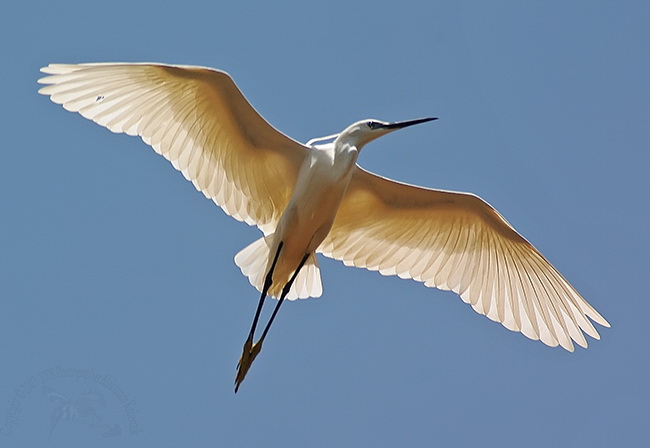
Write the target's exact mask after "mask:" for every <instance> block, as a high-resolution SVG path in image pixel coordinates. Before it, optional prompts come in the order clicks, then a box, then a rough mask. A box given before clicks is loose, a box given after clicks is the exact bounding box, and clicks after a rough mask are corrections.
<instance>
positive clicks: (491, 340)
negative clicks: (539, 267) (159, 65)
mask: <svg viewBox="0 0 650 448" xmlns="http://www.w3.org/2000/svg"><path fill="white" fill-rule="evenodd" d="M221 3H222V2H197V1H184V2H166V1H157V2H134V1H132V0H131V1H123V0H114V1H111V2H88V1H71V0H62V1H59V2H45V1H42V2H41V1H31V2H30V1H26V2H12V3H11V4H8V3H6V2H5V4H3V6H0V37H1V38H0V49H1V51H2V55H3V59H4V61H5V63H4V66H3V69H2V70H0V85H2V92H3V94H2V107H1V108H0V114H1V118H2V120H1V121H0V123H2V124H1V128H0V129H1V131H2V134H3V145H2V148H3V149H2V154H3V163H2V167H1V168H0V170H1V172H2V175H0V182H1V186H0V201H1V204H2V210H3V213H2V220H1V221H0V222H1V226H2V232H0V238H1V243H0V244H1V247H2V250H1V251H0V264H1V269H0V297H1V301H2V302H1V303H2V313H0V341H1V342H0V357H1V359H2V360H3V363H2V364H3V368H2V374H1V375H0V444H1V445H2V446H7V447H33V446H52V447H59V446H61V447H63V446H65V447H81V446H94V447H144V446H158V447H179V446H192V447H208V446H227V447H239V446H242V447H245V446H261V445H262V444H264V445H266V446H284V447H305V446H313V447H331V446H340V447H347V446H350V447H352V446H354V447H358V446H371V447H394V446H432V445H436V444H437V445H439V446H502V447H519V446H527V447H548V446H590V447H597V446H611V445H614V444H615V445H617V446H641V445H643V443H644V441H645V443H647V441H648V438H649V437H648V435H647V428H646V427H647V422H648V417H649V416H650V404H649V403H650V386H649V383H648V378H649V377H650V361H649V359H650V356H649V355H650V349H649V344H648V336H647V331H645V327H646V316H648V314H650V301H649V300H648V297H647V296H648V294H647V292H645V287H644V286H643V285H644V283H645V281H646V279H647V275H648V272H649V269H648V268H649V263H648V259H647V253H648V250H649V249H650V244H649V243H650V240H649V237H648V231H647V228H648V225H647V222H648V218H649V212H648V210H649V209H648V199H647V195H648V191H649V188H650V180H649V177H648V175H647V169H648V168H647V167H648V164H649V162H650V156H649V155H648V149H649V147H648V146H649V145H648V142H649V141H650V138H649V137H650V135H649V134H650V131H649V129H650V126H648V119H649V118H650V91H649V88H648V79H650V60H649V59H648V54H650V31H649V29H648V26H647V25H648V23H650V5H648V3H647V2H632V1H630V2H595V1H593V2H591V1H590V2H586V1H582V2H452V1H448V2H437V1H421V2H399V4H398V3H395V2H382V1H375V2H358V3H356V2H347V1H346V2H322V3H318V4H313V5H308V4H306V3H305V2H297V1H296V2H282V6H278V5H277V4H275V3H276V2H239V4H237V5H229V6H224V5H222V4H221ZM208 4H211V6H210V5H208ZM101 61H133V62H136V61H157V62H167V63H177V64H196V65H206V66H211V67H216V68H221V69H224V70H226V71H228V72H229V73H231V74H232V75H233V77H234V78H235V80H236V81H237V83H238V84H239V86H240V88H241V89H242V90H243V91H244V93H245V94H246V96H247V98H248V99H249V100H250V101H251V102H252V104H253V105H254V106H255V107H256V108H257V109H258V110H259V111H260V112H261V113H262V114H263V115H264V116H265V117H266V118H267V119H268V120H269V121H270V122H271V123H272V124H273V125H274V126H276V127H277V128H278V129H280V130H282V131H283V132H285V133H287V134H288V135H291V136H293V137H294V138H297V139H299V140H301V141H306V140H308V139H310V138H312V137H315V136H321V135H327V134H331V133H334V132H338V131H339V130H341V129H343V128H344V127H345V126H347V125H348V124H350V123H352V122H353V121H356V120H358V119H362V118H367V117H373V118H379V119H384V120H402V119H409V118H417V117H422V116H432V115H433V116H438V117H440V120H438V121H437V122H434V123H430V124H426V125H421V126H417V127H414V128H410V129H408V130H404V131H402V132H398V133H395V134H391V135H390V136H387V137H385V138H383V139H381V140H378V141H376V142H373V143H372V144H371V145H369V146H368V147H367V148H366V149H365V150H364V152H363V154H362V155H361V158H360V164H361V165H362V166H364V167H365V168H367V169H370V170H372V171H374V172H378V173H380V174H383V175H386V176H389V177H392V178H395V179H399V180H402V181H406V182H410V183H417V184H421V185H426V186H430V187H437V188H444V189H452V190H461V191H471V192H474V193H476V194H479V195H480V196H482V197H483V198H485V199H486V200H487V201H488V202H490V203H491V204H492V205H494V206H495V207H496V208H497V209H498V210H499V211H500V212H501V213H502V214H503V215H504V216H505V217H506V218H507V219H508V220H509V221H510V222H511V223H512V224H513V225H514V226H515V227H516V228H517V229H518V230H519V231H520V232H521V233H522V234H523V235H524V236H525V237H526V238H528V239H529V240H530V241H531V242H533V244H535V245H536V246H537V247H538V248H539V249H540V250H541V251H542V253H544V254H545V256H546V257H547V258H548V259H549V260H550V261H551V262H552V263H553V264H554V265H555V266H556V267H557V268H558V269H559V270H560V271H561V272H562V273H563V274H564V275H565V276H566V277H567V278H568V279H569V281H571V282H572V284H573V285H574V286H575V287H576V288H577V289H578V290H579V291H580V292H581V293H582V294H583V295H584V296H585V297H586V298H587V299H588V300H589V301H590V303H592V304H593V305H594V306H595V307H596V308H597V309H598V310H599V311H600V312H601V313H602V314H603V315H604V316H605V317H606V318H607V319H608V320H609V321H610V322H611V323H612V328H611V329H603V330H602V331H601V335H602V340H601V341H593V340H590V347H589V349H588V350H583V349H577V351H576V352H575V353H573V354H570V353H567V352H565V351H563V350H561V349H559V348H556V349H551V348H548V347H546V346H544V345H542V344H541V343H539V342H533V341H530V340H528V339H526V338H525V337H523V336H521V335H519V334H516V333H512V332H510V331H508V330H506V329H504V328H503V327H502V326H501V325H498V324H495V323H493V322H491V321H489V320H488V319H486V318H485V317H483V316H480V315H478V314H476V313H474V312H473V311H472V310H471V308H470V307H469V306H467V305H465V304H464V303H462V302H461V300H460V299H458V298H457V297H456V296H455V295H454V294H451V293H448V292H441V291H437V290H433V289H428V288H425V287H423V286H422V285H420V284H417V283H415V282H408V281H405V280H400V279H397V278H386V277H381V276H380V275H379V274H377V273H370V272H366V271H363V270H360V269H352V268H345V267H343V266H342V265H341V264H340V263H338V262H334V261H331V260H325V259H323V260H321V268H322V274H323V281H324V289H325V293H324V296H323V297H322V298H321V299H312V300H309V301H301V302H299V303H288V304H286V305H285V306H283V309H282V311H281V313H280V315H279V316H278V319H277V321H276V324H275V325H274V328H273V330H272V331H271V333H270V334H269V339H268V340H267V342H266V343H265V348H264V351H263V353H262V354H261V355H260V357H259V358H258V359H257V360H256V362H255V365H254V366H253V368H252V369H251V372H250V373H249V376H248V378H247V379H246V381H245V382H244V384H243V386H242V388H241V390H240V393H239V394H237V395H234V394H233V380H234V375H235V365H236V362H237V359H238V357H239V354H240V350H241V344H242V343H243V341H244V339H245V336H246V333H247V331H248V328H249V325H250V320H251V318H252V314H253V311H254V308H255V305H256V302H257V293H256V292H255V291H254V289H253V288H252V287H251V286H250V285H249V284H248V282H247V280H246V279H245V278H244V277H243V276H241V275H240V273H239V271H238V268H237V267H236V266H235V265H234V263H233V256H234V255H235V253H237V252H238V251H239V250H240V249H241V248H242V247H244V246H246V245H247V244H249V243H250V242H251V241H253V240H254V239H256V238H258V236H259V233H258V231H257V230H256V229H254V228H251V227H248V226H246V225H244V224H241V223H238V222H236V221H234V220H233V219H231V218H229V217H227V216H226V215H225V214H224V213H223V212H221V210H220V209H218V208H217V207H216V206H215V205H214V204H213V203H211V202H210V201H208V200H206V199H205V198H204V197H203V196H202V195H201V194H199V193H197V192H196V191H195V190H194V188H193V186H192V185H191V184H190V183H189V182H187V181H185V180H184V179H183V177H182V176H181V175H180V174H179V173H177V172H176V171H175V170H173V169H172V168H171V166H170V165H169V164H168V163H167V162H166V161H165V160H163V159H162V158H161V157H159V156H157V155H156V154H155V153H154V152H153V151H152V150H150V149H149V148H148V147H146V146H145V145H144V144H143V143H142V142H141V141H139V140H138V139H136V138H129V137H126V136H123V135H114V134H111V133H110V132H109V131H107V130H105V129H103V128H100V127H99V126H96V125H94V124H93V123H90V122H88V121H86V120H84V119H82V118H81V117H79V116H77V115H73V114H70V113H68V112H65V111H64V110H63V109H62V108H61V107H59V106H56V105H54V104H52V103H50V102H49V100H47V98H45V97H42V96H40V95H38V94H37V93H36V91H37V88H38V86H37V84H36V79H37V78H38V77H39V73H38V68H39V67H41V66H44V65H46V64H48V63H51V62H101ZM84 402H85V403H91V404H92V408H93V409H95V410H96V412H95V414H94V415H95V416H94V417H93V416H86V419H85V420H84V419H83V418H78V419H77V420H76V421H68V420H67V419H66V418H64V417H57V416H59V415H63V414H57V412H58V411H60V412H61V413H64V411H70V412H72V411H73V410H74V409H77V410H79V409H81V407H82V406H81V404H82V403H84ZM93 418H94V420H93ZM53 419H54V420H53ZM93 422H94V423H95V426H94V427H93V426H91V424H92V423H93ZM115 425H118V426H119V428H120V432H121V434H119V435H114V436H113V437H102V433H103V432H105V431H106V430H108V429H110V428H115V427H116V426H115ZM107 428H108V429H107ZM48 437H49V439H48Z"/></svg>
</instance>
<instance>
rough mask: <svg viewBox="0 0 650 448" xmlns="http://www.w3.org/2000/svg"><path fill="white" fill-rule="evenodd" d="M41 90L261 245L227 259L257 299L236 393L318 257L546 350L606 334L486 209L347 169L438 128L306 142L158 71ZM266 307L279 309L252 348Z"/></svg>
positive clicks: (306, 288)
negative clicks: (407, 288)
mask: <svg viewBox="0 0 650 448" xmlns="http://www.w3.org/2000/svg"><path fill="white" fill-rule="evenodd" d="M41 71H42V72H43V73H46V74H47V75H48V76H45V77H44V78H41V79H40V80H39V83H41V84H46V85H47V86H45V87H42V88H41V89H40V90H39V93H41V94H44V95H49V96H50V99H51V100H52V101H53V102H55V103H57V104H61V105H63V107H64V108H65V109H67V110H69V111H73V112H78V113H80V114H81V115H82V116H84V117H86V118H88V119H90V120H92V121H94V122H95V123H97V124H99V125H101V126H104V127H106V128H108V129H110V130H111V131H113V132H116V133H126V134H128V135H133V136H140V137H141V138H142V140H143V141H144V142H145V143H146V144H148V145H150V146H151V147H153V149H154V150H155V151H156V152H157V153H158V154H161V155H162V156H163V157H165V158H166V159H167V160H169V161H170V162H171V163H172V165H173V166H174V168H176V169H177V170H179V171H180V172H181V173H182V174H183V176H185V178H186V179H187V180H189V181H191V182H192V183H193V184H194V186H195V187H196V189H197V190H199V191H200V192H202V193H203V194H204V195H205V196H206V197H207V198H209V199H212V200H213V201H214V202H215V203H216V204H217V205H218V206H220V207H221V208H222V209H223V210H224V211H225V212H226V213H227V214H228V215H230V216H232V217H233V218H235V219H237V220H239V221H244V222H246V223H247V224H249V225H256V226H257V227H258V228H259V229H260V230H261V231H262V233H263V236H262V237H261V238H260V239H258V240H257V241H255V242H253V243H252V244H250V245H249V246H248V247H246V248H244V249H243V250H241V251H240V252H239V253H238V254H237V255H236V256H235V263H236V264H237V266H239V268H240V269H241V271H242V273H243V274H244V275H245V276H246V277H248V279H249V281H250V283H251V284H252V285H253V286H254V287H255V288H257V290H258V291H259V292H260V293H261V296H260V300H259V302H258V306H257V308H256V312H255V316H254V318H253V323H252V326H251V330H250V332H249V334H248V338H247V339H246V341H245V343H244V347H243V350H242V355H241V358H240V360H239V363H238V370H237V376H236V379H235V392H236V391H237V390H238V388H239V386H240V384H241V382H242V381H243V380H244V377H245V376H246V373H247V372H248V370H249V368H250V366H251V364H252V362H253V361H254V359H255V357H256V356H257V355H258V353H259V352H260V350H261V348H262V343H263V342H264V340H265V338H266V336H267V333H268V331H269V328H270V327H271V324H272V322H273V320H274V319H275V317H276V315H277V313H278V310H279V309H280V306H281V305H282V303H283V302H284V300H285V299H289V300H295V299H298V298H307V297H319V296H320V295H321V293H322V286H321V275H320V270H319V267H318V260H317V258H316V253H321V254H323V255H325V256H326V257H330V258H334V259H336V260H341V261H342V262H343V263H344V264H345V265H347V266H356V267H360V268H366V269H369V270H372V271H379V272H380V273H381V274H382V275H397V276H399V277H401V278H411V279H413V280H416V281H418V282H422V283H424V284H425V285H426V286H428V287H435V288H438V289H443V290H451V291H454V292H455V293H457V294H459V295H460V297H461V298H462V300H463V301H465V302H466V303H469V304H470V305H471V306H472V308H473V309H474V310H475V311H477V312H478V313H481V314H484V315H486V316H487V317H488V318H490V319H491V320H493V321H496V322H500V323H501V324H502V325H504V326H505V327H506V328H508V329H510V330H513V331H519V332H521V333H523V334H524V335H525V336H527V337H528V338H530V339H534V340H541V341H542V342H543V343H544V344H546V345H549V346H553V347H554V346H557V345H560V346H562V347H563V348H565V349H566V350H569V351H573V349H574V346H573V342H575V343H577V344H578V345H580V346H582V347H587V341H586V339H585V337H584V335H583V332H584V333H586V334H588V335H589V336H591V337H593V338H595V339H599V338H600V337H599V335H598V332H597V331H596V329H595V328H594V326H593V325H592V323H591V322H590V320H589V319H591V320H593V321H594V322H597V323H598V324H600V325H603V326H606V327H609V323H608V322H607V321H606V320H605V319H604V318H603V317H602V316H601V315H600V314H599V313H598V312H597V311H596V310H595V309H594V308H593V307H592V306H591V305H589V304H588V303H587V301H586V300H585V299H583V298H582V296H581V295H580V294H579V293H578V292H577V291H576V290H575V289H574V288H573V287H572V286H571V285H570V284H569V283H568V282H567V281H566V280H565V279H564V277H563V276H562V275H561V274H560V273H559V272H558V271H557V270H556V269H555V268H554V267H553V266H552V265H551V264H550V263H549V262H548V261H547V260H546V259H545V258H544V257H543V256H542V254H541V253H540V252H539V251H538V250H537V249H535V247H533V246H532V245H531V244H530V243H529V242H528V241H527V240H526V239H524V238H523V237H522V236H521V235H519V233H517V231H516V230H515V229H514V228H513V227H512V226H511V225H510V224H509V223H508V222H507V221H506V220H505V219H504V218H503V217H502V216H501V215H500V214H499V213H498V212H497V211H496V210H495V209H494V208H492V207H491V206H490V205H489V204H488V203H486V202H485V201H483V200H482V199H481V198H479V197H478V196H475V195H473V194H469V193H457V192H451V191H442V190H434V189H429V188H423V187H418V186H415V185H408V184H405V183H401V182H397V181H394V180H391V179H387V178H385V177H382V176H379V175H376V174H373V173H371V172H369V171H366V170H364V169H363V168H361V167H360V166H359V165H357V157H358V156H359V152H360V151H361V150H362V149H363V148H364V147H365V145H366V144H368V143H370V142H371V141H373V140H375V139H376V138H378V137H381V136H383V135H386V134H388V133H390V132H393V131H395V130H398V129H403V128H406V127H408V126H412V125H416V124H419V123H424V122H428V121H432V120H435V118H422V119H417V120H410V121H402V122H394V123H389V122H385V121H380V120H375V119H368V120H361V121H358V122H356V123H353V124H351V125H350V126H348V127H347V128H346V129H344V130H343V131H342V132H340V133H338V134H334V135H330V136H327V137H322V138H317V139H313V140H310V141H309V142H307V143H306V144H302V143H299V142H298V141H296V140H293V139H292V138H290V137H288V136H286V135H284V134H282V133H281V132H279V131H278V130H276V129H275V128H273V127H272V126H271V125H270V124H269V123H268V122H267V121H265V120H264V118H262V117H261V116H260V115H259V114H258V113H257V111H256V110H255V109H254V108H253V107H252V106H251V105H250V103H249V102H248V101H247V100H246V98H245V97H244V96H243V94H242V93H241V91H240V90H239V89H238V88H237V86H236V85H235V83H234V81H233V80H232V78H231V77H230V76H229V75H228V74H227V73H225V72H223V71H219V70H215V69H210V68H206V67H194V66H172V65H162V64H151V63H144V64H131V63H100V64H77V65H69V64H51V65H49V66H47V67H44V68H42V69H41ZM267 296H270V297H273V298H276V299H278V301H277V303H276V305H275V308H274V310H273V313H272V314H271V317H270V319H269V321H268V323H267V324H266V326H265V327H264V329H263V331H262V333H261V336H260V337H259V339H258V341H257V342H254V338H255V333H256V329H257V325H258V320H259V317H260V312H261V310H262V306H263V304H264V301H265V299H266V297H267Z"/></svg>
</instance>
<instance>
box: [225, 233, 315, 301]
mask: <svg viewBox="0 0 650 448" xmlns="http://www.w3.org/2000/svg"><path fill="white" fill-rule="evenodd" d="M271 237H272V235H267V236H265V237H262V238H260V239H259V240H257V241H254V242H253V243H251V244H249V245H248V246H246V247H245V248H243V249H242V250H241V251H239V253H238V254H237V255H235V264H236V265H237V266H239V269H241V272H242V274H244V275H245V276H246V277H247V278H248V281H249V282H250V283H251V285H253V286H254V287H255V288H257V290H258V291H260V292H262V287H263V286H264V278H265V276H266V274H267V273H266V267H267V263H268V261H269V251H270V242H271ZM322 293H323V285H322V283H321V278H320V269H319V268H318V260H316V254H314V253H312V254H310V255H309V258H307V261H306V262H305V265H304V266H303V267H302V269H301V270H300V272H299V273H298V276H297V277H296V280H295V281H294V282H293V285H292V286H291V289H290V290H289V294H287V300H296V299H306V298H308V297H320V296H321V294H322ZM274 298H276V299H277V298H278V297H274Z"/></svg>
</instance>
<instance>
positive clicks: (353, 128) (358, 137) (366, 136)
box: [336, 117, 438, 149]
mask: <svg viewBox="0 0 650 448" xmlns="http://www.w3.org/2000/svg"><path fill="white" fill-rule="evenodd" d="M437 119H438V118H437V117H434V118H418V119H417V120H407V121H397V122H395V123H389V122H386V121H380V120H373V119H368V120H361V121H357V122H356V123H353V124H351V125H350V126H348V127H347V128H345V130H344V131H343V132H341V133H340V134H339V135H338V137H337V139H336V140H337V141H339V142H340V143H347V144H349V145H352V146H355V147H356V148H357V149H361V148H362V147H363V146H364V145H366V144H368V143H370V142H371V141H373V140H375V139H376V138H379V137H381V136H382V135H386V134H388V133H389V132H393V131H396V130H398V129H404V128H405V127H408V126H413V125H414V124H420V123H426V122H427V121H432V120H437Z"/></svg>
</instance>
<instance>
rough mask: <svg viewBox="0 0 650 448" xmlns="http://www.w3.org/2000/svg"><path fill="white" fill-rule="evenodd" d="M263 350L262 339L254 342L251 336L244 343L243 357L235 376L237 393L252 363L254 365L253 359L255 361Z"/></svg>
mask: <svg viewBox="0 0 650 448" xmlns="http://www.w3.org/2000/svg"><path fill="white" fill-rule="evenodd" d="M261 350H262V341H258V342H257V343H255V344H253V341H252V340H251V339H250V338H249V339H247V340H246V342H245V343H244V349H243V352H242V355H241V358H239V362H238V363H237V376H236V377H235V393H237V391H238V390H239V386H240V385H241V383H242V381H244V378H246V374H247V373H248V369H250V368H251V365H253V361H255V358H256V357H257V355H258V354H259V353H260V351H261Z"/></svg>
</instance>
